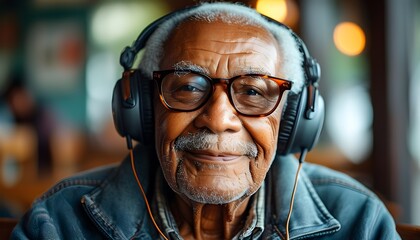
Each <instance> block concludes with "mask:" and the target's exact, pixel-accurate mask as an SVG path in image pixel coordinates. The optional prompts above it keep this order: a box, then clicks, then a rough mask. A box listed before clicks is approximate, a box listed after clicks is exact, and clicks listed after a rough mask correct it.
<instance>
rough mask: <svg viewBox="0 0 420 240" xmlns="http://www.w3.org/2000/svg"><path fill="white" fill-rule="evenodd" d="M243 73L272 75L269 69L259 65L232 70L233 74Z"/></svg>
mask: <svg viewBox="0 0 420 240" xmlns="http://www.w3.org/2000/svg"><path fill="white" fill-rule="evenodd" d="M244 74H263V75H272V73H270V72H269V71H267V70H265V69H263V68H261V67H252V66H249V67H244V68H242V69H239V70H237V71H234V75H244Z"/></svg>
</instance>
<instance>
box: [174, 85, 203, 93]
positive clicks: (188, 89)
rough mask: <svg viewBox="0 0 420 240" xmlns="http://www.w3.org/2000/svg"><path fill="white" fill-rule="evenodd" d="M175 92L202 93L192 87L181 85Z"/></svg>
mask: <svg viewBox="0 0 420 240" xmlns="http://www.w3.org/2000/svg"><path fill="white" fill-rule="evenodd" d="M177 91H188V92H199V91H202V90H200V89H198V88H196V87H194V86H192V85H183V86H181V87H179V88H178V90H177Z"/></svg>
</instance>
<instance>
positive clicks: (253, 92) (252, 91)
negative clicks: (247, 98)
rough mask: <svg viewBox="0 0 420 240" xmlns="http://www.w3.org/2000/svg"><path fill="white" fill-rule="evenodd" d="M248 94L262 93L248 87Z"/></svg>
mask: <svg viewBox="0 0 420 240" xmlns="http://www.w3.org/2000/svg"><path fill="white" fill-rule="evenodd" d="M246 95H254V96H256V95H260V94H259V93H258V92H257V91H255V89H248V90H247V91H246Z"/></svg>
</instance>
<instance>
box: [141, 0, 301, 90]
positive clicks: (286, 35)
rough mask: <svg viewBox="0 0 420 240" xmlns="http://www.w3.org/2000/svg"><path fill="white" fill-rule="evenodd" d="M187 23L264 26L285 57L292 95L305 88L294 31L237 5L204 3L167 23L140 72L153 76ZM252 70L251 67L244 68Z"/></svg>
mask: <svg viewBox="0 0 420 240" xmlns="http://www.w3.org/2000/svg"><path fill="white" fill-rule="evenodd" d="M187 19H192V20H197V21H206V22H213V21H215V20H220V21H222V22H225V23H231V24H241V25H252V26H260V27H263V28H265V29H266V30H268V31H269V32H271V34H273V36H274V37H275V39H276V40H277V41H278V44H279V46H280V49H281V50H282V54H280V55H281V59H280V61H281V64H280V65H281V66H282V67H281V68H282V69H281V71H280V72H281V74H282V75H281V76H282V77H284V78H286V79H288V80H291V81H293V83H294V84H293V87H292V91H293V92H295V93H298V92H300V90H301V89H302V87H303V85H304V81H305V80H304V79H305V77H304V71H303V68H302V61H303V54H302V53H301V52H300V50H299V46H298V43H297V41H296V39H295V37H294V36H293V33H292V31H291V30H290V29H288V28H286V27H284V26H281V25H279V24H277V23H274V22H271V21H268V20H267V19H266V18H264V17H263V16H261V15H260V14H259V13H257V12H256V11H255V10H254V9H252V8H249V7H246V6H243V5H239V4H233V3H226V2H217V3H203V4H201V5H199V6H197V7H195V8H191V9H189V10H186V11H182V12H180V13H179V14H175V15H174V16H173V17H171V18H170V19H168V20H167V21H165V22H163V23H162V24H161V25H160V26H159V27H158V28H157V29H156V30H155V31H154V32H153V34H152V35H151V36H150V38H149V39H148V41H147V43H146V45H145V50H144V55H143V58H142V59H141V61H140V65H139V69H140V70H141V71H142V72H144V73H149V72H150V73H151V72H152V71H155V70H158V69H159V64H160V61H161V59H162V57H163V54H164V53H163V49H164V44H165V41H166V40H167V38H168V37H169V35H170V34H171V32H172V31H173V30H174V29H175V28H176V27H177V26H178V25H179V24H180V23H181V22H183V21H185V20H187ZM244 67H249V66H244Z"/></svg>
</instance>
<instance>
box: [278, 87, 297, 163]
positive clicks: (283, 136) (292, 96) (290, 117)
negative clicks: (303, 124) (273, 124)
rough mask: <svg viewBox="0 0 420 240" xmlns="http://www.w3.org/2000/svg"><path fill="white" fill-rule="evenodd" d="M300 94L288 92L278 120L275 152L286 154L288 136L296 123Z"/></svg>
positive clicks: (287, 150)
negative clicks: (278, 126)
mask: <svg viewBox="0 0 420 240" xmlns="http://www.w3.org/2000/svg"><path fill="white" fill-rule="evenodd" d="M299 100H300V94H296V93H293V92H289V94H288V95H287V101H286V106H285V110H284V112H283V116H282V118H281V121H280V129H279V136H278V140H277V153H278V154H280V155H286V154H287V153H289V150H290V147H289V145H290V143H289V140H290V136H291V135H292V132H293V129H294V127H295V123H296V116H297V115H298V111H299V109H300V108H299Z"/></svg>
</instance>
